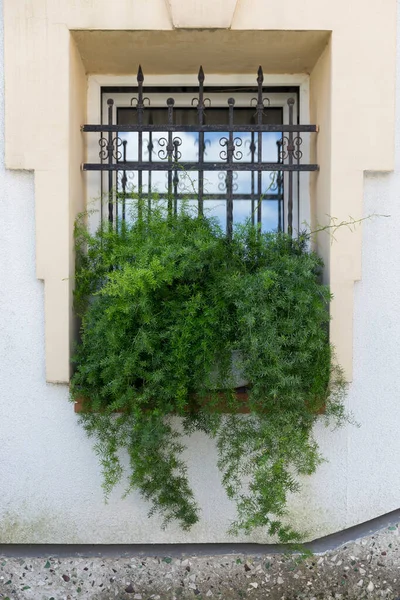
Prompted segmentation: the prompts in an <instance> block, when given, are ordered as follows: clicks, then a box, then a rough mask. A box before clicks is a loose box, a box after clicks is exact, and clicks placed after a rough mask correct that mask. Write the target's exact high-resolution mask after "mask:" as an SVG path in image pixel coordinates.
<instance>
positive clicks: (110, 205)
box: [107, 98, 114, 226]
mask: <svg viewBox="0 0 400 600" xmlns="http://www.w3.org/2000/svg"><path fill="white" fill-rule="evenodd" d="M107 104H108V124H109V125H112V124H113V106H114V100H112V98H109V99H108V100H107ZM107 153H108V164H109V165H112V164H113V153H114V143H113V132H112V131H109V132H108V144H107ZM112 190H113V172H112V171H111V169H110V170H109V171H108V222H109V224H110V225H111V226H112V224H113V220H114V214H113V212H114V211H113V197H112Z"/></svg>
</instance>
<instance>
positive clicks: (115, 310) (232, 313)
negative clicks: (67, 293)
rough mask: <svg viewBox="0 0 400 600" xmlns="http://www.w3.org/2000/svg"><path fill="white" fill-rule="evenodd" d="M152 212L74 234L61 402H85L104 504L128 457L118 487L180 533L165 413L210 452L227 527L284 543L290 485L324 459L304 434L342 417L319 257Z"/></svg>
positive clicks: (190, 500) (193, 515) (178, 469)
mask: <svg viewBox="0 0 400 600" xmlns="http://www.w3.org/2000/svg"><path fill="white" fill-rule="evenodd" d="M153 204H154V206H153V209H152V211H151V213H150V214H149V213H147V212H145V207H141V211H140V213H139V214H140V215H144V214H145V215H146V216H145V217H142V218H132V219H131V220H130V221H128V222H126V223H123V224H122V226H120V228H119V229H118V230H115V229H114V230H112V229H110V228H108V227H103V228H101V229H100V230H99V231H97V233H95V234H94V235H91V234H89V233H88V230H87V228H86V227H85V225H84V220H82V219H81V220H80V221H78V223H77V226H76V250H77V268H76V291H75V306H76V311H77V313H78V315H79V316H80V317H81V320H82V327H81V341H80V343H79V345H78V347H77V351H76V355H75V358H74V361H75V365H76V369H75V374H74V376H73V378H72V382H71V396H72V399H74V400H76V399H82V398H83V399H84V412H83V413H82V414H81V419H82V422H83V425H84V427H85V429H86V431H87V432H88V434H89V435H91V436H93V437H94V438H95V440H96V450H97V452H98V454H99V456H100V460H101V463H102V467H103V472H104V489H105V491H106V494H108V493H109V492H110V490H111V489H112V488H113V486H114V485H115V484H116V483H117V482H119V481H120V480H121V478H122V476H123V469H122V466H121V462H120V458H119V457H120V450H121V449H125V450H126V451H127V452H128V454H129V459H130V471H129V489H138V490H140V492H141V494H142V495H143V497H144V498H145V499H146V500H148V501H149V503H150V504H151V507H152V508H151V511H150V512H154V511H157V512H159V513H161V515H162V517H163V519H164V522H165V523H168V522H169V521H171V520H177V521H179V523H180V525H181V526H182V527H183V528H184V529H189V528H190V527H191V526H192V525H193V524H194V523H196V522H197V521H198V519H199V507H198V505H197V503H196V500H195V498H194V495H193V492H192V490H191V488H190V485H189V481H188V478H187V469H186V465H185V463H184V461H183V459H182V450H183V449H184V446H183V442H182V437H181V434H180V433H178V430H177V429H176V426H175V425H176V423H175V421H174V418H175V417H176V416H178V417H180V420H181V423H182V427H183V432H184V434H191V433H192V432H194V431H198V430H200V431H202V432H204V433H206V434H208V435H209V436H210V437H211V438H213V439H214V440H215V442H216V445H217V448H218V452H219V461H218V466H219V469H220V471H221V474H222V482H223V485H224V487H225V489H226V492H227V495H228V496H229V498H231V499H233V500H234V501H235V502H236V505H237V519H236V521H235V523H233V524H232V528H231V529H232V531H233V532H239V531H244V532H246V533H249V532H251V531H252V530H253V529H254V528H256V527H263V528H265V530H266V531H267V532H268V533H269V534H271V535H275V536H277V538H278V539H279V540H280V541H282V542H293V541H297V540H299V539H300V532H298V531H296V529H295V528H293V527H291V526H290V525H288V524H287V523H288V522H289V521H288V515H287V509H286V505H287V499H288V495H289V494H290V493H293V492H297V491H298V490H299V488H300V482H299V476H302V475H310V474H311V473H313V472H314V471H315V470H316V468H317V466H318V464H319V463H320V462H321V460H322V457H321V455H320V452H319V450H318V447H317V444H316V441H315V439H314V437H313V425H314V424H315V422H316V420H317V419H318V418H321V417H320V416H319V413H321V412H322V411H323V412H324V417H323V418H325V419H329V418H332V419H333V420H334V422H336V424H340V423H342V422H343V420H344V419H345V418H346V416H345V411H344V407H343V398H344V394H345V384H344V381H343V377H342V374H341V371H340V368H338V367H337V366H335V363H334V359H333V354H332V348H331V346H330V344H329V338H328V323H329V312H328V307H329V301H330V299H331V296H330V292H329V289H328V287H327V286H325V285H323V284H322V283H321V279H320V273H321V269H322V267H323V264H322V261H321V259H320V258H319V257H318V256H317V255H316V254H315V253H314V252H311V251H310V250H309V243H308V242H309V239H308V236H307V235H302V236H300V237H299V238H298V239H291V238H290V237H288V236H287V235H285V234H284V233H276V234H272V233H268V234H261V233H260V231H259V230H258V228H257V227H254V226H252V225H251V224H250V223H247V224H245V225H243V226H238V227H237V228H236V229H235V231H234V234H233V238H232V240H230V241H228V240H227V239H226V236H225V234H224V232H223V231H222V230H221V229H220V227H219V226H218V224H217V222H216V221H214V220H213V219H211V218H207V217H196V216H193V215H192V214H191V213H190V211H189V210H188V208H187V207H186V208H185V207H183V208H182V210H181V211H180V212H179V213H178V214H177V215H169V214H168V213H167V212H166V211H165V210H164V208H163V205H162V203H161V202H159V203H156V202H155V203H153ZM233 357H234V360H233ZM238 372H239V373H240V375H241V377H244V378H245V379H246V380H247V381H248V382H249V385H248V403H247V407H248V410H249V414H248V415H243V414H239V412H238V411H239V408H240V406H241V403H240V401H239V400H238V395H237V394H236V391H235V378H236V377H237V374H238ZM289 517H290V515H289Z"/></svg>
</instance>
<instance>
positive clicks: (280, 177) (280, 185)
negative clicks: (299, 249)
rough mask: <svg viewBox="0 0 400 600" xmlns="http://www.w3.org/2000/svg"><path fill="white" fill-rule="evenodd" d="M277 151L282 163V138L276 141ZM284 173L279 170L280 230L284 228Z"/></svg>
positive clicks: (277, 183)
mask: <svg viewBox="0 0 400 600" xmlns="http://www.w3.org/2000/svg"><path fill="white" fill-rule="evenodd" d="M276 146H277V151H278V163H279V164H282V138H281V139H280V140H278V141H277V142H276ZM282 184H283V173H282V171H278V176H277V182H276V185H277V193H278V231H282V230H283V223H282V208H283V207H282V195H283V186H282Z"/></svg>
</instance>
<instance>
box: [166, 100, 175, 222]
mask: <svg viewBox="0 0 400 600" xmlns="http://www.w3.org/2000/svg"><path fill="white" fill-rule="evenodd" d="M174 104H175V100H174V99H173V98H168V99H167V106H168V125H173V123H174ZM173 151H174V144H173V142H172V131H169V132H168V144H167V158H168V214H169V215H172V161H173V156H172V155H173Z"/></svg>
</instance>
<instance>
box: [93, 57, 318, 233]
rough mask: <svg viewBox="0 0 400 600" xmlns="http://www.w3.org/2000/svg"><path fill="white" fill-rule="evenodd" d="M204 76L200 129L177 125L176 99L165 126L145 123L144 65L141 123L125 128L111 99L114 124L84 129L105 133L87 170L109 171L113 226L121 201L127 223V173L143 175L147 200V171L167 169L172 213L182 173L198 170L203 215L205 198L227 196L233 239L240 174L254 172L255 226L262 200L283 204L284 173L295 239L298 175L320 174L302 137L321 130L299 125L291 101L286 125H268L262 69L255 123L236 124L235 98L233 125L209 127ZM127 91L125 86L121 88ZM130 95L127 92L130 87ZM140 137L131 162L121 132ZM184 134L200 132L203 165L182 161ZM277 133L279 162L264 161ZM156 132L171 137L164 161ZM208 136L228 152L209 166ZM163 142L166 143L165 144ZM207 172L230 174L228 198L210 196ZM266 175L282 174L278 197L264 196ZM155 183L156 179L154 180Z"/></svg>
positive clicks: (140, 179) (170, 103)
mask: <svg viewBox="0 0 400 600" xmlns="http://www.w3.org/2000/svg"><path fill="white" fill-rule="evenodd" d="M204 80H205V76H204V72H203V69H202V68H201V67H200V70H199V74H198V82H199V85H198V88H197V91H198V95H197V97H196V98H195V99H194V100H193V105H194V108H193V110H196V111H197V124H196V125H178V124H176V123H175V122H174V107H175V100H174V98H168V99H167V102H166V104H167V107H166V110H165V112H166V119H165V124H163V125H151V124H144V114H145V110H146V98H145V96H144V89H143V85H144V76H143V72H142V69H141V68H140V67H139V71H138V75H137V88H136V93H137V97H136V98H135V99H134V100H135V102H136V107H135V110H136V114H137V117H136V121H137V122H136V123H135V124H129V125H127V124H124V125H118V124H116V123H114V122H113V107H114V101H113V100H112V99H108V101H107V103H108V123H107V124H98V125H83V126H82V131H84V132H94V133H98V134H100V139H99V145H100V152H99V158H100V162H99V163H85V164H84V165H83V169H84V170H85V171H101V172H106V173H107V180H108V186H107V187H108V197H109V200H108V220H109V223H110V224H113V223H115V222H117V221H118V218H119V216H118V204H119V202H121V209H122V211H121V217H122V219H125V202H126V199H127V198H128V197H129V191H128V190H127V173H128V172H130V171H135V172H137V173H138V194H139V197H140V196H142V195H143V196H145V195H146V193H147V194H148V195H149V197H150V194H151V184H150V187H149V189H148V192H146V193H143V192H142V189H143V186H142V182H143V173H144V172H148V174H149V177H150V178H151V173H152V172H154V171H167V177H168V183H167V193H166V197H167V200H168V209H169V210H170V211H171V212H172V211H176V210H177V206H178V200H179V199H180V196H181V195H180V193H179V188H178V185H179V172H181V171H182V170H184V171H187V172H192V173H193V172H195V173H197V175H198V193H197V201H198V211H199V214H203V211H204V200H207V199H210V198H211V199H213V198H214V197H215V198H216V197H217V196H218V198H219V199H220V198H223V199H225V201H226V231H227V235H228V237H230V236H231V235H232V230H233V203H234V201H235V199H237V197H238V196H240V198H243V194H239V195H237V194H235V191H234V175H235V173H238V172H240V171H247V172H250V174H251V192H250V194H246V195H245V196H246V198H247V196H248V199H249V200H250V201H251V203H252V205H251V207H252V210H251V214H252V221H253V223H254V222H255V220H257V223H259V224H261V219H262V200H263V199H272V198H274V199H278V200H283V181H284V175H283V174H284V173H287V194H286V196H287V231H288V233H289V234H290V235H292V233H293V189H294V176H295V174H297V175H298V174H300V172H310V171H316V170H318V165H316V164H303V163H302V162H301V159H302V156H303V154H302V150H301V145H302V141H303V140H302V137H301V135H300V134H301V133H316V132H317V131H318V128H317V126H316V125H300V124H297V123H295V122H294V114H293V106H294V99H293V98H289V99H288V101H287V103H288V113H289V122H288V123H286V124H283V123H282V124H281V125H275V124H265V123H263V115H264V111H265V108H266V102H268V100H267V99H266V98H265V97H264V89H263V80H264V76H263V72H262V68H261V67H260V68H259V70H258V74H257V98H255V99H254V100H255V106H254V108H255V123H254V124H246V125H237V124H235V99H234V98H233V97H231V98H229V99H228V102H227V103H228V114H229V121H228V123H227V124H226V123H225V124H221V125H217V124H209V125H207V124H206V123H205V113H206V110H207V99H206V98H205V91H204ZM117 89H118V91H121V90H120V89H119V88H116V90H117ZM124 91H126V88H124ZM129 132H134V133H137V137H138V159H137V160H135V161H128V160H127V152H126V140H124V141H122V139H121V138H120V134H121V133H129ZM147 132H148V133H149V139H150V144H149V146H150V145H151V147H150V151H149V157H150V158H149V160H144V159H143V133H147ZM180 132H187V133H196V134H197V135H198V143H199V152H198V160H197V161H190V162H187V161H182V160H181V156H180V151H179V146H180V145H181V143H182V142H181V139H180V138H179V136H178V135H176V134H179V133H180ZM268 132H275V133H276V132H277V133H281V134H282V136H281V138H280V140H279V141H278V143H277V145H278V148H277V161H276V162H263V159H262V156H263V150H262V149H263V133H268ZM153 133H157V134H160V133H164V134H165V137H164V138H161V139H162V144H163V148H162V150H161V154H160V152H159V153H158V158H159V159H161V160H158V161H153V160H152V159H151V158H152V151H153V146H152V142H151V139H152V138H151V136H152V134H153ZM206 133H221V135H222V136H223V137H221V138H220V145H221V147H222V150H221V152H220V159H221V160H220V161H218V162H205V161H204V151H205V139H204V136H205V134H206ZM240 133H246V134H250V136H251V143H250V148H249V151H250V152H249V154H250V161H247V162H243V161H240V162H239V161H238V159H239V160H240V159H241V158H243V156H242V152H241V150H240V149H239V148H240V146H241V144H242V140H241V138H240V137H239V136H238V135H237V134H240ZM159 143H160V140H159ZM205 171H219V172H225V173H226V176H225V192H226V193H224V194H208V193H207V192H206V190H205V189H204V172H205ZM264 172H275V173H277V177H276V182H275V189H274V193H273V194H270V196H271V198H268V197H266V198H264V196H263V193H262V175H263V173H264ZM115 174H116V175H117V180H118V175H121V177H120V182H121V186H122V190H121V192H119V193H118V194H117V202H115V201H114V196H113V191H114V177H115ZM150 181H151V179H150Z"/></svg>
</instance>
